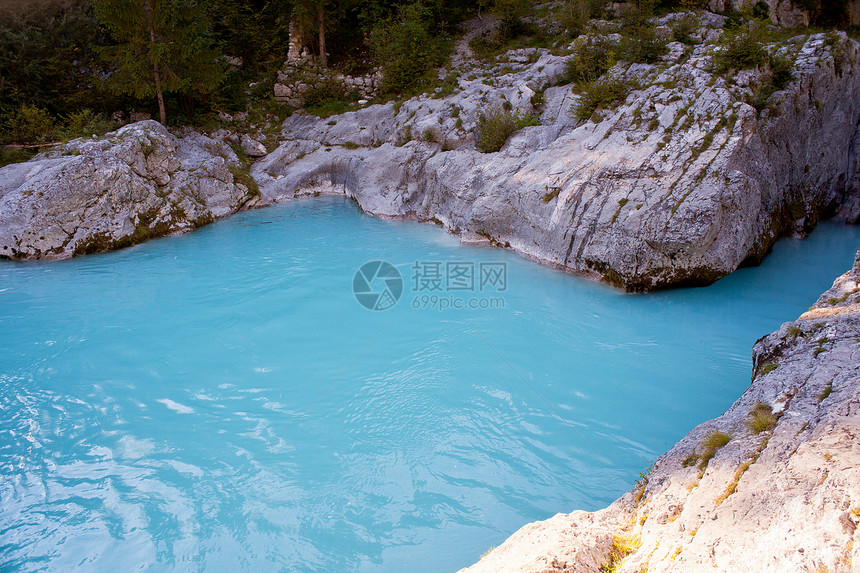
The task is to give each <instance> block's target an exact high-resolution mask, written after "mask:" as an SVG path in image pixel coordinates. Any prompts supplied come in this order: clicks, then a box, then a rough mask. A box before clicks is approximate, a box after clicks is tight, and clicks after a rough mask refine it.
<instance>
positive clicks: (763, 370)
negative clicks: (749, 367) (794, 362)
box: [759, 362, 779, 376]
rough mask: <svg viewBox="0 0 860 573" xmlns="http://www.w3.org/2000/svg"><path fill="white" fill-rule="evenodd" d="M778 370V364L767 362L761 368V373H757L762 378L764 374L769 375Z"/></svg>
mask: <svg viewBox="0 0 860 573" xmlns="http://www.w3.org/2000/svg"><path fill="white" fill-rule="evenodd" d="M777 368H779V364H774V363H773V362H768V363H767V364H765V365H764V366H762V367H761V371H760V372H759V376H764V375H765V374H770V373H771V372H773V371H774V370H776V369H777Z"/></svg>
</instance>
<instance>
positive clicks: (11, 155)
mask: <svg viewBox="0 0 860 573" xmlns="http://www.w3.org/2000/svg"><path fill="white" fill-rule="evenodd" d="M36 153H37V150H35V149H6V148H3V147H0V167H3V166H5V165H9V164H10V163H23V162H24V161H29V160H30V159H32V158H33V156H35V155H36Z"/></svg>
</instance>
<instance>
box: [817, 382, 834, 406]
mask: <svg viewBox="0 0 860 573" xmlns="http://www.w3.org/2000/svg"><path fill="white" fill-rule="evenodd" d="M831 392H833V380H831V381H830V382H828V383H827V384H826V385H825V386H824V388H822V389H821V392H819V393H818V402H819V403H821V402H824V401H825V400H826V399H827V397H828V396H830V393H831Z"/></svg>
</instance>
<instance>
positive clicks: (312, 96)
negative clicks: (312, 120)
mask: <svg viewBox="0 0 860 573" xmlns="http://www.w3.org/2000/svg"><path fill="white" fill-rule="evenodd" d="M357 100H358V93H357V92H355V91H354V90H347V89H346V87H344V85H343V84H342V83H341V82H339V81H337V80H335V79H334V78H326V79H325V80H323V81H322V82H320V83H319V84H317V85H315V86H313V87H311V89H310V90H308V92H307V93H306V94H305V97H304V108H305V110H306V111H308V112H309V113H312V114H314V115H317V116H319V117H322V118H325V117H328V116H330V115H334V114H338V113H343V112H345V111H349V109H351V104H352V103H353V102H355V101H357Z"/></svg>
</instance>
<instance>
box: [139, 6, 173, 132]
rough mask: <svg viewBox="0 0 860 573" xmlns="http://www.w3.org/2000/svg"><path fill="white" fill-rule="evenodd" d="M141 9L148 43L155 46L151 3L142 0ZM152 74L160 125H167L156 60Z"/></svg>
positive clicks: (153, 63)
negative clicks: (146, 28) (143, 13)
mask: <svg viewBox="0 0 860 573" xmlns="http://www.w3.org/2000/svg"><path fill="white" fill-rule="evenodd" d="M143 9H144V10H145V11H146V21H147V24H149V44H150V47H154V46H155V24H154V23H153V21H152V4H151V3H150V0H143ZM152 76H153V78H154V79H155V96H156V98H157V99H158V115H159V117H160V118H161V125H167V112H166V111H165V109H164V94H163V93H162V92H161V74H160V73H159V72H158V62H155V61H153V62H152Z"/></svg>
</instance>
